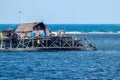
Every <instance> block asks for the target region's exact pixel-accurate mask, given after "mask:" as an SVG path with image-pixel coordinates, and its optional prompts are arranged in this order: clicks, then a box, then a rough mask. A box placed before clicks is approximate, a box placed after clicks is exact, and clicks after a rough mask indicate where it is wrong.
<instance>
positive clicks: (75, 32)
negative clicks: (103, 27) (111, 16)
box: [52, 31, 120, 34]
mask: <svg viewBox="0 0 120 80" xmlns="http://www.w3.org/2000/svg"><path fill="white" fill-rule="evenodd" d="M52 33H53V34H57V33H56V32H52ZM66 34H120V31H118V32H112V31H109V32H97V31H93V32H78V31H74V32H66Z"/></svg>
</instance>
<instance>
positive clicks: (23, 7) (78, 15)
mask: <svg viewBox="0 0 120 80" xmlns="http://www.w3.org/2000/svg"><path fill="white" fill-rule="evenodd" d="M19 11H21V12H22V22H40V21H44V22H45V23H47V24H119V23H120V0H0V24H4V23H20V19H19Z"/></svg>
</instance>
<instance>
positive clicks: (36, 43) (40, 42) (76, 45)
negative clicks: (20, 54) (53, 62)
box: [0, 22, 96, 51]
mask: <svg viewBox="0 0 120 80" xmlns="http://www.w3.org/2000/svg"><path fill="white" fill-rule="evenodd" d="M84 40H85V41H84V42H86V43H84V44H83V41H82V39H79V38H78V37H75V36H68V35H67V34H66V31H65V30H58V31H57V32H56V35H55V34H53V33H52V32H51V31H50V30H49V29H48V28H47V27H46V25H45V24H44V23H43V22H34V23H22V24H20V25H19V26H18V28H17V29H16V30H12V29H5V30H3V31H2V32H1V33H0V51H42V50H96V47H94V46H92V44H90V43H89V41H88V38H87V37H85V39H84Z"/></svg>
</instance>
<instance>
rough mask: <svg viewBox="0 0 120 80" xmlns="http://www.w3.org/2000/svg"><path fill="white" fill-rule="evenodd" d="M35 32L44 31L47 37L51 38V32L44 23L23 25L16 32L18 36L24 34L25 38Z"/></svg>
mask: <svg viewBox="0 0 120 80" xmlns="http://www.w3.org/2000/svg"><path fill="white" fill-rule="evenodd" d="M33 31H34V32H35V31H43V32H44V33H45V34H46V36H49V34H50V32H51V31H50V30H49V29H48V28H47V27H46V25H45V24H44V23H43V22H33V23H22V24H20V25H19V27H18V28H17V29H16V31H15V32H16V33H18V34H21V33H24V34H25V35H24V36H29V35H30V33H31V32H33Z"/></svg>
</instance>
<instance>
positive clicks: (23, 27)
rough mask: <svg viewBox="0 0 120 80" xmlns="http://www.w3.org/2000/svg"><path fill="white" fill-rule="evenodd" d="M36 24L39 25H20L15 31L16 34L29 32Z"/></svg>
mask: <svg viewBox="0 0 120 80" xmlns="http://www.w3.org/2000/svg"><path fill="white" fill-rule="evenodd" d="M37 24H39V23H21V24H20V25H19V26H18V28H17V29H16V32H31V31H33V27H34V26H36V25H37Z"/></svg>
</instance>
